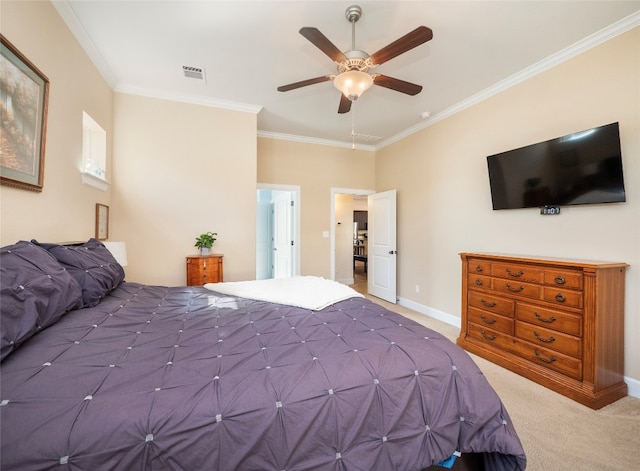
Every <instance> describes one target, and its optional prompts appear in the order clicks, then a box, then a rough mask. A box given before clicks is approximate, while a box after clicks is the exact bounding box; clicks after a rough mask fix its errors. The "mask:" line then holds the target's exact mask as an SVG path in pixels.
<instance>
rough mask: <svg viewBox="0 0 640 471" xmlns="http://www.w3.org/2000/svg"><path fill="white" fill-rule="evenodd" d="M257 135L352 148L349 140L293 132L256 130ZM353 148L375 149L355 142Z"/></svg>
mask: <svg viewBox="0 0 640 471" xmlns="http://www.w3.org/2000/svg"><path fill="white" fill-rule="evenodd" d="M258 137H263V138H265V139H279V140H281V141H292V142H302V143H303V144H318V145H321V146H329V147H342V148H345V149H354V145H353V143H350V142H343V141H334V140H331V139H320V138H318V137H308V136H298V135H295V134H283V133H277V132H270V131H260V130H258ZM355 149H357V150H365V151H368V152H374V151H375V150H376V148H375V146H368V145H364V144H357V143H356V144H355Z"/></svg>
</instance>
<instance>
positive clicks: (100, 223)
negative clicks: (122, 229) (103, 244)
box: [96, 203, 109, 240]
mask: <svg viewBox="0 0 640 471" xmlns="http://www.w3.org/2000/svg"><path fill="white" fill-rule="evenodd" d="M108 238H109V206H107V205H104V204H100V203H96V239H98V240H106V239H108Z"/></svg>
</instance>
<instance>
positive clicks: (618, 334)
mask: <svg viewBox="0 0 640 471" xmlns="http://www.w3.org/2000/svg"><path fill="white" fill-rule="evenodd" d="M460 256H461V258H462V328H461V332H460V337H458V340H457V343H458V345H460V346H461V347H463V348H464V349H466V350H468V351H470V352H472V353H475V354H477V355H479V356H481V357H483V358H486V359H487V360H490V361H492V362H494V363H497V364H498V365H501V366H503V367H505V368H508V369H509V370H511V371H514V372H515V373H518V374H520V375H522V376H524V377H526V378H529V379H530V380H532V381H535V382H536V383H539V384H541V385H543V386H545V387H548V388H550V389H552V390H554V391H556V392H558V393H560V394H563V395H565V396H567V397H570V398H571V399H574V400H576V401H578V402H580V403H582V404H584V405H586V406H589V407H591V408H593V409H599V408H601V407H603V406H605V405H607V404H609V403H611V402H613V401H616V400H617V399H620V398H621V397H623V396H625V395H626V393H627V385H626V384H625V382H624V376H623V375H624V278H625V271H626V268H627V266H628V265H627V264H625V263H604V262H602V263H601V262H589V261H579V260H559V259H537V258H530V257H520V256H505V255H492V254H476V253H462V254H460Z"/></svg>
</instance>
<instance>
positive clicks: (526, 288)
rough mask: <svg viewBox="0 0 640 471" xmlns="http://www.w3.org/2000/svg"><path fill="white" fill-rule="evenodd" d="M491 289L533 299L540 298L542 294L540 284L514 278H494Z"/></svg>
mask: <svg viewBox="0 0 640 471" xmlns="http://www.w3.org/2000/svg"><path fill="white" fill-rule="evenodd" d="M493 289H494V290H495V291H499V292H501V293H508V294H513V295H517V296H523V297H525V298H533V299H540V297H541V295H542V286H540V285H534V284H532V283H523V282H521V281H515V280H499V279H497V278H494V280H493Z"/></svg>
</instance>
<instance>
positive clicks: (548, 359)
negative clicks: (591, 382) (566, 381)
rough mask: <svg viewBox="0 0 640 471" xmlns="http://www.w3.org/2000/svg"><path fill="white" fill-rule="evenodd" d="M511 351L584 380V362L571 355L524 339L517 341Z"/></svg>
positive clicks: (551, 368) (533, 361)
mask: <svg viewBox="0 0 640 471" xmlns="http://www.w3.org/2000/svg"><path fill="white" fill-rule="evenodd" d="M511 351H512V352H513V353H515V354H516V355H518V356H519V357H521V358H524V359H526V360H529V361H530V362H532V363H535V364H537V365H542V366H545V367H547V368H549V369H550V370H554V371H557V372H559V373H562V374H564V375H566V376H569V377H571V378H573V379H576V380H578V381H581V380H582V362H581V361H580V360H578V359H576V358H573V357H570V356H569V355H564V354H562V353H558V352H554V351H553V350H549V349H547V348H543V347H540V346H538V345H534V344H532V343H529V342H524V341H516V342H515V343H514V344H513V345H512V346H511Z"/></svg>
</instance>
